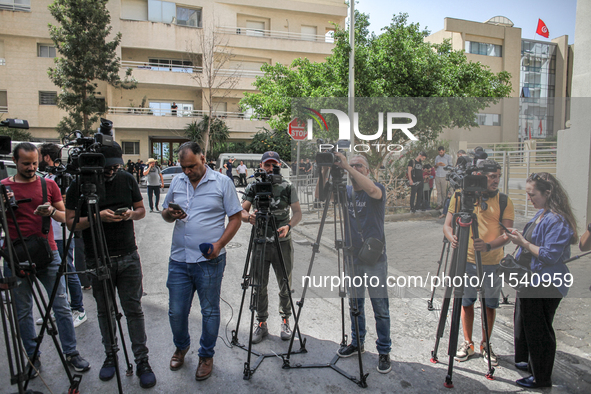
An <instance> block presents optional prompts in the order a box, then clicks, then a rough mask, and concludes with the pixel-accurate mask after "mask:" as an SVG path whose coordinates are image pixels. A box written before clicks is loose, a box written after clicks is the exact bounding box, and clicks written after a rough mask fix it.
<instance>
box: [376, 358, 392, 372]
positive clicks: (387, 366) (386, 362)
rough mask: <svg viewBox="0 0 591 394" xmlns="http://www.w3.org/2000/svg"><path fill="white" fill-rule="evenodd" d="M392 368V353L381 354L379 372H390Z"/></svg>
mask: <svg viewBox="0 0 591 394" xmlns="http://www.w3.org/2000/svg"><path fill="white" fill-rule="evenodd" d="M391 370H392V364H391V363H390V355H389V354H380V358H379V359H378V372H379V373H388V372H390V371H391Z"/></svg>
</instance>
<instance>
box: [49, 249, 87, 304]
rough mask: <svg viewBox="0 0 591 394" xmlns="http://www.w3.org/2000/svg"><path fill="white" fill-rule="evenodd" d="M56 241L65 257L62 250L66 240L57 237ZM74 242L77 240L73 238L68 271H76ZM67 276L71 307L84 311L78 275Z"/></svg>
mask: <svg viewBox="0 0 591 394" xmlns="http://www.w3.org/2000/svg"><path fill="white" fill-rule="evenodd" d="M55 243H56V244H57V251H58V253H59V254H60V259H63V258H64V256H63V254H62V252H63V250H64V241H63V240H62V239H56V240H55ZM74 244H75V240H74V238H72V243H71V244H70V250H68V265H67V267H68V272H76V268H74V264H73V261H74ZM66 278H67V282H68V291H69V292H70V307H71V308H72V310H73V311H78V312H84V303H83V302H82V285H81V284H80V279H79V278H78V275H77V274H72V275H66Z"/></svg>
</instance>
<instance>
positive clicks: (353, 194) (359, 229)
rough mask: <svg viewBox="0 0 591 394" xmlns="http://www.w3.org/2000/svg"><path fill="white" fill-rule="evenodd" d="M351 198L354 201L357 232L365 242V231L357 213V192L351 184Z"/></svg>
mask: <svg viewBox="0 0 591 394" xmlns="http://www.w3.org/2000/svg"><path fill="white" fill-rule="evenodd" d="M348 194H349V193H347V195H348ZM349 198H350V199H351V200H352V201H353V214H354V216H355V224H356V225H357V232H358V233H359V235H360V236H361V243H363V242H365V239H364V238H363V231H362V230H361V224H360V223H359V217H358V215H357V197H356V194H355V190H354V189H353V186H351V196H350V197H349Z"/></svg>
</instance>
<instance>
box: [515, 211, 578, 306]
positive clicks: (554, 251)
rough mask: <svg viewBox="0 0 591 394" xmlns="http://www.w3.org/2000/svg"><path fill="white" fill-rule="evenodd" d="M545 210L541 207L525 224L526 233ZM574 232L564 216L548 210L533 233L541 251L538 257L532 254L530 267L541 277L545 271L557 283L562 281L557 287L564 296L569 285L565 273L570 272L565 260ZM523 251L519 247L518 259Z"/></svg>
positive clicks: (537, 284)
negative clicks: (566, 282)
mask: <svg viewBox="0 0 591 394" xmlns="http://www.w3.org/2000/svg"><path fill="white" fill-rule="evenodd" d="M543 212H544V210H543V209H540V210H539V211H538V212H537V213H536V216H534V218H533V219H532V220H530V222H529V223H528V224H527V225H526V226H525V228H524V230H523V233H524V234H525V232H526V231H527V229H528V227H529V226H531V225H532V224H533V223H534V222H535V221H536V220H537V219H538V217H540V215H541V214H542V213H543ZM573 234H574V231H573V230H572V229H571V228H570V226H569V224H568V222H567V221H566V220H565V219H564V218H563V217H562V216H560V215H558V214H555V213H553V212H547V213H546V214H545V215H544V217H543V218H542V220H541V221H540V223H539V224H538V225H537V226H536V228H535V229H534V232H533V234H532V244H534V245H536V246H539V247H540V252H539V255H538V257H535V256H533V255H532V259H531V264H530V269H531V270H532V272H534V273H538V274H539V275H540V278H541V277H542V275H543V274H545V273H548V274H550V275H551V277H552V278H553V280H554V279H555V280H554V284H555V285H558V284H560V282H562V285H561V286H556V287H557V289H558V290H559V291H560V293H561V294H562V296H563V297H564V296H566V295H567V294H568V287H567V286H566V284H565V283H564V275H565V274H567V273H569V272H570V271H569V270H568V268H567V266H566V264H564V263H563V261H564V260H567V259H569V258H570V241H571V239H572V236H573ZM522 251H523V248H519V251H518V252H517V255H516V256H515V259H516V260H519V256H520V255H521V252H522ZM555 274H556V275H555ZM536 282H537V281H536ZM533 285H534V286H541V284H539V283H533Z"/></svg>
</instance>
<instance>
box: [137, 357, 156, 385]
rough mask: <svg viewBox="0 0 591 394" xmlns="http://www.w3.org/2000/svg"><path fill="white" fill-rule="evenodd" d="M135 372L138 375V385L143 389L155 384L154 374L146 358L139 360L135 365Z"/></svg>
mask: <svg viewBox="0 0 591 394" xmlns="http://www.w3.org/2000/svg"><path fill="white" fill-rule="evenodd" d="M135 374H136V375H137V376H139V377H140V387H141V388H143V389H149V388H150V387H154V386H155V385H156V375H154V372H152V368H151V367H150V364H149V363H148V360H143V361H140V363H139V364H138V365H137V370H136V371H135Z"/></svg>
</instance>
